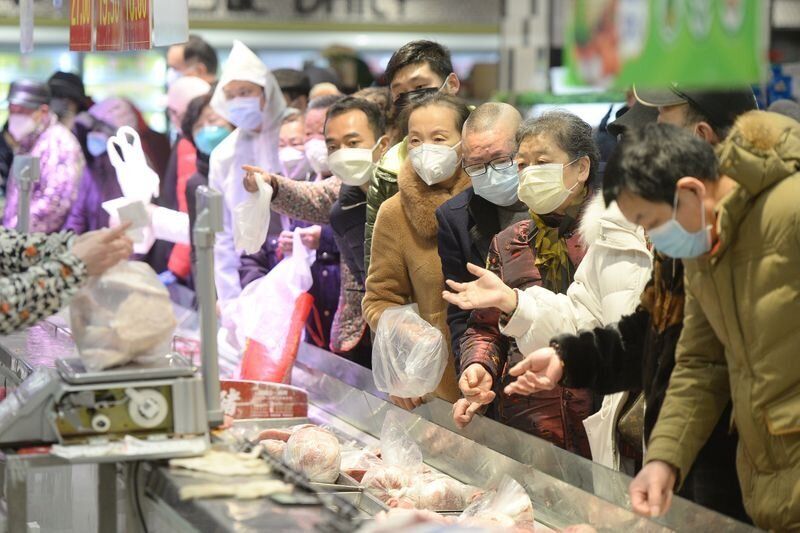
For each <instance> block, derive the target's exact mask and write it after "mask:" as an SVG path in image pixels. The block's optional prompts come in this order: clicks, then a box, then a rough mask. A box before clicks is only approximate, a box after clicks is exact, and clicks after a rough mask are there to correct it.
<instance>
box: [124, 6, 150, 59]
mask: <svg viewBox="0 0 800 533" xmlns="http://www.w3.org/2000/svg"><path fill="white" fill-rule="evenodd" d="M122 1H123V7H124V9H123V15H124V17H125V49H126V50H149V49H150V48H151V47H152V44H151V27H152V26H151V21H150V18H151V15H152V10H151V9H150V0H122Z"/></svg>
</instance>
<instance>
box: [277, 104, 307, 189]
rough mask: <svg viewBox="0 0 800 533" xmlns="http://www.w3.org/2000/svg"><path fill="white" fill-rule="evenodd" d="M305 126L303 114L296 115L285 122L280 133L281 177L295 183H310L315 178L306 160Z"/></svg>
mask: <svg viewBox="0 0 800 533" xmlns="http://www.w3.org/2000/svg"><path fill="white" fill-rule="evenodd" d="M305 135H306V132H305V126H304V117H303V115H302V114H299V113H298V114H295V115H292V116H290V117H289V118H287V119H286V121H284V123H283V125H282V126H281V133H280V145H279V147H280V150H279V152H278V156H279V157H280V160H281V172H280V175H281V176H283V177H285V178H289V179H291V180H295V181H310V180H311V178H312V177H313V173H312V170H311V165H310V164H309V163H308V159H306V147H305Z"/></svg>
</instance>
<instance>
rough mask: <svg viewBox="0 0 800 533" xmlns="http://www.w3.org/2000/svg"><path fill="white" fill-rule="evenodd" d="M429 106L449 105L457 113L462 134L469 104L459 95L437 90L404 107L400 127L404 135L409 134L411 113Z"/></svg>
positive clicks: (468, 111)
mask: <svg viewBox="0 0 800 533" xmlns="http://www.w3.org/2000/svg"><path fill="white" fill-rule="evenodd" d="M429 106H442V107H449V108H450V109H452V110H453V111H455V113H456V130H457V131H458V133H459V135H460V134H461V129H462V128H463V127H464V122H466V121H467V118H469V113H470V110H469V106H467V104H466V102H464V100H462V99H461V98H459V97H457V96H451V95H449V94H446V93H440V92H435V93H433V94H429V95H427V96H425V97H424V98H422V99H420V100H417V101H415V102H412V103H411V104H409V105H408V106H407V107H405V108H404V109H403V112H402V113H401V114H400V123H399V126H400V129H401V132H402V134H403V137H405V136H407V135H408V119H409V118H410V117H411V114H412V113H414V111H416V110H417V109H421V108H423V107H429Z"/></svg>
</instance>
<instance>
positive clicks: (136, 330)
mask: <svg viewBox="0 0 800 533" xmlns="http://www.w3.org/2000/svg"><path fill="white" fill-rule="evenodd" d="M176 325H177V321H176V320H175V314H174V311H173V308H172V302H170V299H169V292H168V291H167V289H166V287H164V285H163V284H162V283H161V281H160V280H159V279H158V276H157V275H156V273H155V272H154V271H153V269H151V268H150V267H149V266H148V265H146V264H145V263H141V262H136V261H128V262H124V263H121V264H119V265H117V266H115V267H114V268H112V269H110V270H108V271H107V272H106V273H105V274H103V275H102V276H99V277H96V278H92V279H91V280H90V281H89V283H88V285H87V286H86V287H85V288H84V289H83V290H81V292H80V293H78V295H77V296H76V297H75V298H74V299H73V301H72V303H71V304H70V326H71V328H72V335H73V338H74V339H75V344H76V346H77V347H78V352H79V354H80V356H81V359H82V360H83V363H84V365H85V366H86V368H87V370H91V371H97V370H103V369H105V368H110V367H112V366H118V365H123V364H126V363H128V362H130V361H132V360H134V359H136V360H137V361H139V362H142V363H143V364H146V363H147V362H150V359H152V358H160V357H163V356H166V355H167V354H168V353H169V350H170V342H171V340H172V334H173V332H174V331H175V327H176Z"/></svg>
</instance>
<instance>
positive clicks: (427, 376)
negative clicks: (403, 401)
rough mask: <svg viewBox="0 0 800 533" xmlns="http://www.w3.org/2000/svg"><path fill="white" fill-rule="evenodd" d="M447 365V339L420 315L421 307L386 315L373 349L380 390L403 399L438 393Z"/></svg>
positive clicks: (380, 321)
mask: <svg viewBox="0 0 800 533" xmlns="http://www.w3.org/2000/svg"><path fill="white" fill-rule="evenodd" d="M446 365H447V346H446V344H445V340H444V336H443V335H442V332H441V331H439V330H438V329H436V328H435V327H433V326H431V325H430V324H428V323H427V322H426V321H425V320H423V319H422V317H421V316H419V308H418V307H417V304H411V305H403V306H400V307H394V308H391V309H387V310H386V311H384V312H383V314H382V315H381V318H380V320H378V331H377V333H376V334H375V342H374V343H373V348H372V375H373V377H374V379H375V387H376V388H377V389H378V390H379V391H383V392H386V393H388V394H391V395H392V396H397V397H400V398H419V397H422V396H425V395H426V394H428V393H431V392H433V391H434V390H436V387H437V386H438V385H439V381H441V379H442V375H443V374H444V369H445V366H446Z"/></svg>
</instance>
